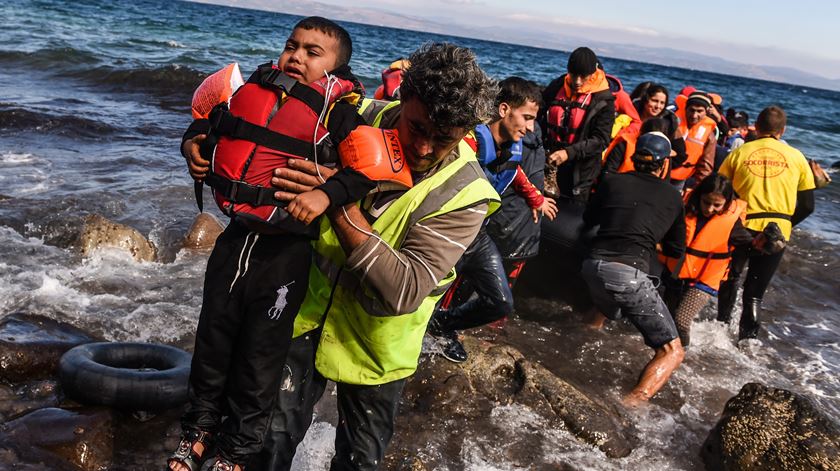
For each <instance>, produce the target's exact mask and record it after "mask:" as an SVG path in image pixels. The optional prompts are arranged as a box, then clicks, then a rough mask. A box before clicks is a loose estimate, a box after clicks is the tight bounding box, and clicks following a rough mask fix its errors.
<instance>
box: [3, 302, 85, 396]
mask: <svg viewBox="0 0 840 471" xmlns="http://www.w3.org/2000/svg"><path fill="white" fill-rule="evenodd" d="M95 340H96V339H94V338H92V337H91V336H89V335H88V334H87V333H85V332H83V331H82V330H79V329H77V328H76V327H73V326H71V325H70V324H65V323H63V322H58V321H55V320H53V319H50V318H48V317H43V316H36V315H30V314H23V313H15V314H10V315H9V316H7V317H5V318H3V320H2V321H0V379H2V380H4V381H6V382H11V383H15V382H20V381H31V380H35V379H43V378H48V377H50V376H52V375H53V374H54V373H55V371H56V368H57V366H58V360H59V359H60V358H61V355H63V354H64V352H66V351H67V350H70V349H71V348H73V347H75V346H76V345H81V344H83V343H90V342H94V341H95Z"/></svg>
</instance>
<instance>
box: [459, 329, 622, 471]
mask: <svg viewBox="0 0 840 471" xmlns="http://www.w3.org/2000/svg"><path fill="white" fill-rule="evenodd" d="M466 345H467V346H472V347H473V348H471V349H470V351H471V352H475V353H477V354H474V355H473V356H474V357H475V358H474V360H473V361H470V362H467V363H466V364H465V370H466V372H467V376H468V377H469V378H470V383H471V384H472V385H473V386H474V387H475V388H476V389H477V390H478V391H479V392H481V393H483V394H484V395H486V396H488V397H491V398H493V399H494V400H496V401H498V402H508V403H518V404H523V405H526V406H528V407H530V408H531V409H533V410H534V411H537V412H539V413H540V414H541V415H542V416H544V417H547V418H550V419H552V420H559V421H560V422H562V423H563V425H565V427H566V428H567V429H568V430H569V431H570V432H571V433H572V434H573V435H575V436H576V437H577V438H579V439H581V440H583V441H584V442H586V443H589V444H591V445H595V446H597V447H598V448H599V449H600V450H601V451H603V452H604V453H605V454H606V455H607V456H608V457H610V458H620V457H624V456H627V455H629V454H630V452H631V451H633V444H632V442H633V439H632V438H631V433H630V431H629V430H628V429H629V427H630V423H629V422H627V421H626V420H625V419H624V418H622V417H621V416H620V415H619V413H618V411H617V410H615V409H611V408H608V407H606V406H604V405H602V404H599V403H597V402H595V401H594V400H592V399H590V398H589V397H588V396H586V395H585V394H584V393H582V392H581V391H579V390H578V389H577V388H575V387H574V386H572V385H571V384H569V383H567V382H565V381H563V380H562V379H561V378H558V377H557V376H555V375H554V374H553V373H551V372H550V371H548V370H547V369H546V368H545V367H543V366H542V365H540V364H538V363H535V362H531V361H528V360H527V359H526V358H525V357H524V356H523V355H522V353H520V352H519V351H518V350H516V349H515V348H513V347H512V346H509V345H493V344H488V343H481V342H478V341H476V340H473V339H470V340H468V341H467V343H466Z"/></svg>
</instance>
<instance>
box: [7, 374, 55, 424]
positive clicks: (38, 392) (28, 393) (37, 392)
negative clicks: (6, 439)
mask: <svg viewBox="0 0 840 471" xmlns="http://www.w3.org/2000/svg"><path fill="white" fill-rule="evenodd" d="M59 389H60V388H59V386H58V381H56V380H54V379H49V380H43V381H34V382H31V383H25V384H20V385H16V386H13V387H12V386H2V385H0V422H5V421H7V420H9V419H11V418H13V417H17V416H19V415H22V414H24V413H26V412H31V411H33V410H36V409H42V408H44V407H56V406H58V405H59V403H60V402H61V398H60V397H59Z"/></svg>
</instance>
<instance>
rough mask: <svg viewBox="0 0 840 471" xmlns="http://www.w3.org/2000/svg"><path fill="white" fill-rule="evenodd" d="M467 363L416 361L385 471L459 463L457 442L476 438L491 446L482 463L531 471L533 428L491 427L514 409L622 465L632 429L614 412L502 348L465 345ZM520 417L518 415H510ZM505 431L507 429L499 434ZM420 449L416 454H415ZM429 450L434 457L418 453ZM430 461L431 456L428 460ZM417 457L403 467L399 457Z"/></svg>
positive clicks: (468, 341) (469, 341)
mask: <svg viewBox="0 0 840 471" xmlns="http://www.w3.org/2000/svg"><path fill="white" fill-rule="evenodd" d="M464 346H465V347H466V349H467V351H468V352H469V354H470V357H469V360H467V361H466V362H465V363H462V364H455V363H451V362H449V361H446V360H443V359H442V358H441V357H437V356H424V357H422V358H421V362H420V367H419V368H418V370H417V372H416V373H415V374H414V376H412V377H411V378H410V379H409V380H408V382H407V384H406V387H405V390H404V392H403V401H402V404H401V409H400V412H399V416H398V419H397V430H396V434H395V437H394V439H393V442H392V446H391V448H390V450H389V453H388V456H387V457H386V466H387V467H388V469H424V468H427V469H435V468H436V467H438V466H443V465H446V464H447V463H449V464H451V463H452V462H453V461H454V462H458V460H460V459H462V456H463V453H462V446H463V444H464V438H465V437H467V436H469V435H471V434H476V433H479V434H484V435H483V436H485V437H486V440H484V439H480V438H474V439H472V442H471V443H472V446H476V443H482V442H484V441H489V442H490V443H496V445H491V446H490V449H488V450H483V452H484V456H486V457H490V458H489V459H492V458H493V457H494V455H495V456H496V457H498V458H499V459H500V460H504V461H506V462H510V463H517V465H518V466H522V467H523V469H534V467H535V466H538V464H539V463H540V457H538V456H534V452H535V450H540V449H541V446H540V441H541V440H544V438H543V435H544V434H543V433H542V430H540V429H539V426H534V427H522V428H519V429H517V430H509V427H506V426H505V425H500V424H499V423H496V422H494V421H493V420H492V418H491V416H492V415H493V411H494V409H496V408H497V407H499V406H511V407H521V408H523V409H524V410H530V411H532V412H533V413H534V414H535V415H537V416H539V417H540V421H541V422H544V423H545V424H547V425H548V426H550V427H556V428H559V429H563V428H565V429H566V430H568V431H569V432H570V433H572V434H573V435H574V436H575V437H577V438H578V439H579V440H581V441H583V442H585V443H587V444H590V445H593V446H596V447H598V448H599V449H600V450H601V451H603V452H604V453H605V454H606V455H607V456H608V457H611V458H615V457H624V456H627V455H629V454H630V452H631V451H632V450H633V448H634V446H635V445H636V438H635V437H634V436H633V429H632V425H631V424H630V423H629V421H627V420H626V419H625V418H623V417H622V416H621V415H620V414H619V413H618V412H617V410H615V409H611V408H609V407H606V406H604V405H601V404H599V403H597V402H596V401H594V400H592V399H590V398H589V397H587V396H586V395H584V394H583V393H582V392H580V391H578V390H577V389H576V388H574V387H573V386H571V385H569V384H568V383H566V382H565V381H563V380H562V379H560V378H558V377H556V376H555V375H554V374H552V373H551V372H550V371H548V370H546V369H545V368H544V367H542V366H541V365H539V364H536V363H533V362H530V361H528V360H527V359H526V358H524V356H523V355H522V353H520V352H519V351H518V350H516V349H515V348H513V347H511V346H509V345H503V344H499V342H498V341H497V342H496V344H489V343H487V342H482V341H479V340H477V339H474V338H472V337H465V339H464ZM518 415H521V414H518ZM506 428H507V429H506ZM421 446H422V447H426V448H424V449H419V448H418V447H421ZM426 449H434V450H436V451H435V453H426V451H425V450H426ZM435 455H437V456H435ZM407 456H410V457H418V456H419V457H420V461H419V462H418V461H417V460H416V459H412V460H406V459H405V457H407Z"/></svg>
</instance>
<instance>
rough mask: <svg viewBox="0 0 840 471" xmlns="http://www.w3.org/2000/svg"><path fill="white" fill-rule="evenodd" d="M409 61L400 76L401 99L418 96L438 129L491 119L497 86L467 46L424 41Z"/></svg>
mask: <svg viewBox="0 0 840 471" xmlns="http://www.w3.org/2000/svg"><path fill="white" fill-rule="evenodd" d="M408 60H409V62H411V67H409V68H408V70H406V71H405V74H404V75H403V83H402V85H400V94H401V99H402V100H403V101H407V100H410V99H412V98H417V99H419V100H420V101H421V102H422V103H423V104H424V105H426V108H427V109H428V110H429V119H431V121H432V122H433V123H435V125H436V126H437V128H438V129H440V130H448V129H452V128H466V129H472V128H474V127H475V126H476V125H478V124H481V123H484V122H487V121H488V120H489V119H491V118H492V116H493V102H494V100H495V98H496V93H497V92H498V87H497V86H496V83H495V82H494V81H493V80H492V79H491V78H490V77H488V76H487V74H485V73H484V71H483V70H481V67H479V66H478V63H477V62H476V59H475V54H473V52H472V51H471V50H470V49H467V48H465V47H460V46H455V45H454V44H449V43H426V44H424V45H423V46H421V47H420V48H419V49H418V50H416V51H415V52H414V53H412V54H411V56H410V57H409V58H408Z"/></svg>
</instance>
